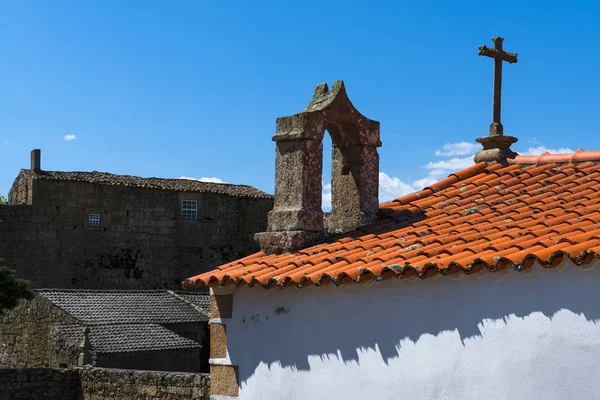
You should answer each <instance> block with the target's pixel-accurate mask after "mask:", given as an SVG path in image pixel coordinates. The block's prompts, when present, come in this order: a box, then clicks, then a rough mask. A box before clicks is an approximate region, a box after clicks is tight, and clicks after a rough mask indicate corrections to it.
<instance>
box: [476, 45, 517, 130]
mask: <svg viewBox="0 0 600 400" xmlns="http://www.w3.org/2000/svg"><path fill="white" fill-rule="evenodd" d="M503 41H504V39H503V38H501V37H500V36H495V37H493V38H492V42H494V48H491V49H490V48H489V47H487V46H480V47H479V55H480V56H486V57H491V58H493V59H494V113H493V119H492V125H490V136H495V135H503V134H504V129H503V127H502V123H501V122H500V108H501V106H502V61H507V62H508V63H510V64H512V63H516V62H517V53H508V52H506V51H504V49H502V42H503Z"/></svg>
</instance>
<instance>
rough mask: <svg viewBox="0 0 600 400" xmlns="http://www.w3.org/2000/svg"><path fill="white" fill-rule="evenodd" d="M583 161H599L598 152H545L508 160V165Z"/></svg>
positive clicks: (599, 155)
mask: <svg viewBox="0 0 600 400" xmlns="http://www.w3.org/2000/svg"><path fill="white" fill-rule="evenodd" d="M584 161H600V151H599V150H595V151H585V150H583V149H582V148H579V149H577V151H576V152H574V153H567V154H552V153H549V152H547V151H546V152H544V153H542V154H540V155H539V156H522V155H517V156H516V157H515V158H512V159H508V163H509V164H549V163H557V164H564V163H576V162H584Z"/></svg>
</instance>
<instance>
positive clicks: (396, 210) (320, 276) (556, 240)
mask: <svg viewBox="0 0 600 400" xmlns="http://www.w3.org/2000/svg"><path fill="white" fill-rule="evenodd" d="M584 153H585V152H584ZM569 157H570V158H569ZM569 157H566V156H565V157H563V156H562V155H561V156H560V157H558V156H557V157H556V158H555V159H552V161H554V162H549V163H546V161H547V160H549V159H550V157H547V156H544V155H542V156H540V157H538V158H537V162H538V163H536V164H533V165H529V164H520V163H514V164H513V165H509V166H506V167H503V166H502V165H500V164H497V165H494V166H491V167H486V166H485V164H484V163H480V164H477V165H474V166H471V167H469V168H466V169H463V170H462V171H459V172H456V173H454V174H451V175H450V176H449V177H448V178H446V179H444V180H442V181H440V182H438V183H436V184H434V185H432V186H429V187H427V188H425V189H423V190H421V191H420V192H416V193H413V194H410V195H407V196H404V197H401V198H399V199H396V200H394V201H392V202H390V203H386V204H382V205H380V210H381V212H382V215H383V216H382V218H381V219H380V220H378V221H376V222H374V223H371V224H369V225H366V226H364V227H361V228H359V229H358V230H356V231H354V232H351V233H349V234H346V235H343V236H341V237H337V238H331V239H329V240H327V241H325V242H324V243H320V244H317V245H315V246H312V247H309V248H307V249H304V250H301V251H298V252H296V253H293V254H282V255H265V254H264V253H262V252H260V253H256V254H254V255H251V256H249V257H246V258H242V259H240V260H237V261H235V262H232V263H229V264H226V265H223V266H221V267H219V268H217V269H215V270H213V271H210V272H207V273H204V274H201V275H198V276H194V277H192V278H189V279H188V280H187V281H186V284H187V285H206V286H216V285H236V286H242V285H250V286H263V287H272V286H280V287H286V286H294V285H296V286H300V287H301V286H305V285H317V286H318V285H321V284H324V283H329V282H333V283H335V284H340V283H345V282H350V281H354V282H359V281H365V280H369V279H376V280H381V279H387V278H391V277H394V276H396V277H398V278H402V277H406V276H411V275H417V276H419V277H421V278H426V277H428V276H431V275H434V274H437V273H440V274H444V275H445V274H452V273H456V272H465V273H471V272H476V271H479V270H481V269H482V268H486V269H488V270H499V269H503V268H507V267H514V268H516V269H523V268H528V267H530V266H531V265H532V264H533V263H534V261H536V260H537V261H539V262H540V263H541V264H543V265H545V266H548V265H555V264H557V263H558V262H560V260H562V259H563V258H564V257H569V258H571V259H572V260H573V261H574V262H575V263H578V264H581V263H586V262H590V261H591V260H592V259H593V258H594V257H598V254H600V165H599V164H600V163H599V161H600V152H589V153H587V154H583V153H582V152H578V153H575V154H572V155H570V156H569ZM578 159H579V160H589V161H583V162H575V163H572V162H571V161H572V160H578ZM517 161H519V158H517ZM526 161H527V162H530V159H527V160H526ZM557 161H560V162H561V163H557Z"/></svg>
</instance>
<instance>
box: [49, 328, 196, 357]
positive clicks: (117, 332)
mask: <svg viewBox="0 0 600 400" xmlns="http://www.w3.org/2000/svg"><path fill="white" fill-rule="evenodd" d="M57 329H58V330H59V332H60V333H61V334H62V335H64V336H65V337H67V338H68V339H70V340H71V341H72V342H73V343H74V344H77V345H79V344H80V343H81V342H82V341H83V327H82V326H81V325H58V326H57ZM89 339H90V344H91V346H92V350H93V351H95V352H96V353H129V352H134V351H160V350H175V349H192V348H200V347H202V346H200V344H198V343H196V342H195V341H193V340H191V339H187V338H185V337H183V336H179V335H178V334H176V333H174V332H172V331H170V330H168V329H167V328H165V327H163V326H161V325H158V324H117V325H96V326H92V327H90V333H89Z"/></svg>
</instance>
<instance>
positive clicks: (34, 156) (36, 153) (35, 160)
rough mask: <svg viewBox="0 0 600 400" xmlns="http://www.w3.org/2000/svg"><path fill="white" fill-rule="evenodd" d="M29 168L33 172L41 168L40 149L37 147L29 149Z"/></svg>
mask: <svg viewBox="0 0 600 400" xmlns="http://www.w3.org/2000/svg"><path fill="white" fill-rule="evenodd" d="M31 170H32V171H34V172H40V171H41V170H42V151H41V150H39V149H36V150H31Z"/></svg>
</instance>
